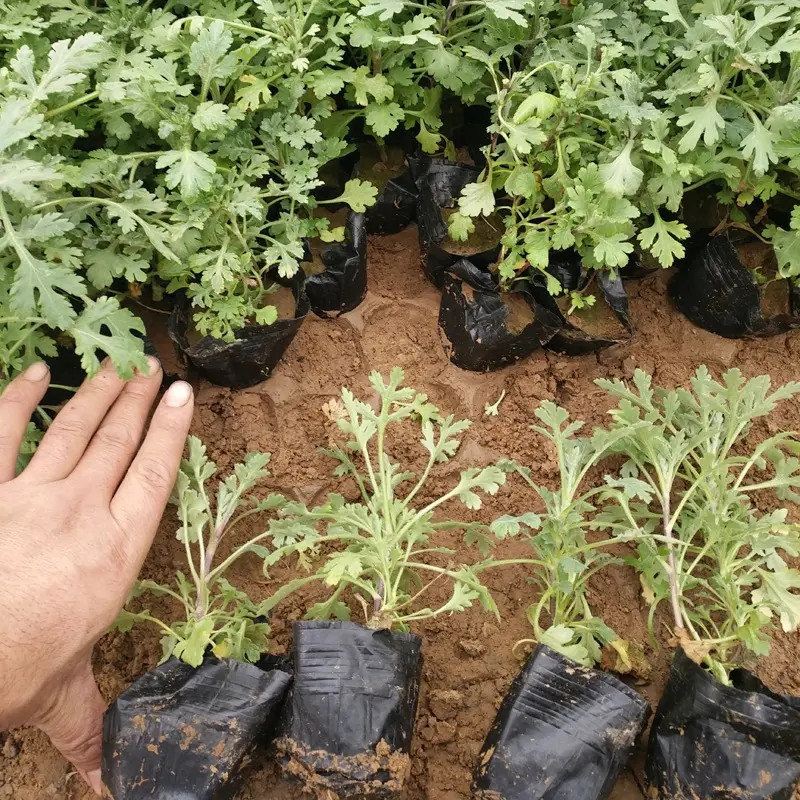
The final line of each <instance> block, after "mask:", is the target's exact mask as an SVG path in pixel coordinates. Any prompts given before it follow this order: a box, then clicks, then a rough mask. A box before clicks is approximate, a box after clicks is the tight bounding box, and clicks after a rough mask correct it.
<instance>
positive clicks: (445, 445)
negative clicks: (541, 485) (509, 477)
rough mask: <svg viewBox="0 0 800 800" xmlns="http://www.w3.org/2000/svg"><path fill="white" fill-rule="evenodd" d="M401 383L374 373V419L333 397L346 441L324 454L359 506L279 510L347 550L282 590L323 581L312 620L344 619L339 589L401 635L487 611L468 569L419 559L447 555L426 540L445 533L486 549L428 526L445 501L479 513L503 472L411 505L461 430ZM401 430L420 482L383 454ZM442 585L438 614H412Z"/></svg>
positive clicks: (479, 529)
mask: <svg viewBox="0 0 800 800" xmlns="http://www.w3.org/2000/svg"><path fill="white" fill-rule="evenodd" d="M403 377H404V376H403V370H402V369H400V368H399V367H395V368H394V369H393V370H392V372H391V375H390V376H389V380H388V381H385V380H384V379H383V377H382V376H381V375H380V373H378V372H373V373H372V375H370V383H371V384H372V386H373V388H374V389H375V391H376V392H377V393H378V397H379V407H378V410H377V411H375V410H374V409H373V407H372V406H371V405H370V404H369V403H368V402H366V401H364V400H359V399H357V398H356V397H355V396H354V395H353V393H352V392H351V391H350V390H349V389H343V390H342V398H341V406H339V405H338V404H337V406H336V407H335V408H336V409H338V413H335V416H336V423H337V425H338V427H339V429H340V430H341V431H342V432H343V433H344V434H345V435H346V437H347V441H346V442H345V443H344V444H343V445H342V446H334V447H332V448H330V449H328V450H325V451H324V452H326V453H327V454H328V455H330V456H331V457H332V458H334V459H336V461H338V462H339V464H338V466H337V467H336V469H335V470H334V474H335V475H337V476H350V477H352V478H353V479H354V480H355V482H356V484H357V486H358V489H359V492H360V494H361V500H360V501H359V502H355V503H348V502H346V501H345V500H344V498H343V497H341V496H340V495H337V494H331V495H329V496H328V501H327V503H325V504H324V505H322V506H319V507H317V508H314V509H312V510H311V511H309V510H307V509H306V508H305V507H304V506H301V505H299V504H289V505H288V506H287V508H286V509H285V513H286V514H287V515H296V518H297V520H298V521H300V522H301V523H302V524H303V528H304V529H307V526H309V525H311V524H315V523H320V522H322V523H324V524H325V525H326V527H327V534H326V535H325V537H324V540H325V541H327V542H342V543H344V544H346V545H347V546H346V548H345V549H344V550H342V551H340V552H336V553H333V554H332V555H330V556H328V557H327V558H326V559H325V562H324V564H323V565H322V566H321V567H320V569H319V570H318V571H317V572H315V573H314V574H313V575H310V576H306V577H302V578H299V579H298V580H297V581H295V582H294V583H293V584H288V585H287V586H286V587H285V591H286V592H289V591H293V590H294V589H295V588H296V587H297V586H299V585H301V584H303V583H307V582H310V581H314V580H322V581H324V582H325V584H327V585H328V586H331V587H333V588H334V592H333V594H332V596H331V597H330V598H329V599H328V600H327V601H326V602H324V603H321V604H319V605H317V606H315V607H314V608H312V609H311V611H310V612H309V616H310V617H312V618H326V617H330V616H335V617H338V618H340V619H347V618H349V610H348V607H347V606H346V605H345V604H344V603H343V602H342V601H341V600H340V598H341V596H342V594H343V592H344V591H345V590H346V589H348V588H349V589H351V590H353V591H354V592H355V595H356V598H357V599H358V601H359V602H360V603H361V605H362V607H363V610H364V620H365V622H366V625H367V627H369V628H389V629H394V630H401V631H402V630H406V629H407V627H408V625H409V623H411V622H418V621H420V620H424V619H429V618H430V617H435V616H437V615H439V614H445V613H450V612H453V611H461V610H463V609H465V608H467V607H469V606H471V605H472V602H473V601H474V600H478V601H479V602H480V603H481V605H482V606H483V607H484V608H485V609H486V610H488V611H491V612H494V613H496V607H495V604H494V602H493V600H492V598H491V595H490V594H489V592H488V591H487V589H486V588H485V587H484V586H482V585H481V583H480V581H479V580H478V579H477V577H476V576H475V572H474V571H473V569H471V568H470V567H468V566H464V565H458V566H453V565H449V566H437V565H435V564H431V563H428V561H427V557H428V556H430V555H433V554H438V555H445V556H451V555H454V551H453V550H451V549H449V548H447V547H439V546H434V545H432V544H431V543H430V539H431V536H432V535H434V534H436V533H437V532H439V531H444V530H453V529H462V530H464V531H465V535H466V540H467V542H468V543H471V544H472V543H475V544H478V546H479V547H481V549H482V550H484V552H485V551H486V548H487V547H488V544H489V541H490V540H489V537H488V536H487V535H486V532H485V526H483V525H481V524H479V523H467V522H459V521H454V520H449V519H446V520H440V521H434V513H435V512H436V510H437V509H439V508H441V507H442V506H443V505H444V504H445V503H447V502H448V501H450V500H460V501H461V502H462V503H463V504H464V505H465V506H466V507H467V508H468V509H470V510H477V509H479V508H480V507H481V499H480V497H479V496H478V494H476V491H477V490H482V491H484V492H486V493H488V494H495V493H496V492H497V490H498V489H499V488H500V486H502V485H503V483H504V482H505V477H506V476H505V473H504V472H503V470H502V469H500V468H499V467H497V466H488V467H483V468H479V467H470V468H468V469H465V470H464V471H463V472H461V474H460V477H459V479H458V480H457V481H456V483H455V485H454V486H453V487H452V488H451V489H450V490H448V491H446V492H444V493H443V494H440V495H438V496H437V497H435V499H433V500H431V501H430V502H427V503H422V502H419V501H418V499H419V497H420V496H422V495H423V494H424V493H426V492H428V491H430V487H429V484H428V481H429V478H430V477H431V474H432V471H433V470H434V468H435V467H436V466H437V465H438V464H442V463H444V462H446V461H448V460H449V459H450V458H452V457H453V456H454V455H455V454H456V452H457V450H458V448H459V445H460V441H461V440H460V436H461V434H463V433H464V431H466V430H467V428H468V427H469V425H470V422H469V421H468V420H455V419H454V417H453V415H449V416H447V417H443V416H442V415H441V414H440V413H439V411H438V409H437V408H436V406H434V405H433V404H432V403H430V402H429V401H428V399H427V396H426V395H424V394H420V393H419V392H416V391H415V390H414V389H411V388H408V387H404V386H402V382H403ZM406 423H413V424H417V425H418V426H419V428H420V430H421V433H422V437H421V439H420V444H421V445H422V448H423V449H424V450H425V451H427V453H428V458H427V463H426V464H425V467H424V469H423V470H422V471H421V473H419V474H417V473H415V472H411V471H408V470H407V468H406V467H405V465H402V464H400V463H398V462H397V461H396V460H395V459H394V458H393V456H392V454H391V441H390V438H389V437H390V434H391V432H392V431H393V430H395V429H398V428H400V427H402V426H403V425H404V424H406ZM281 544H285V542H284V541H282V542H281ZM443 583H450V584H451V585H452V593H451V596H450V598H449V599H448V600H447V601H446V602H445V603H443V604H442V605H440V606H438V607H434V608H431V607H427V606H422V607H420V606H421V605H422V604H421V601H422V600H423V599H424V598H425V596H426V594H427V593H428V592H429V590H430V589H431V588H432V587H433V586H438V585H439V584H443Z"/></svg>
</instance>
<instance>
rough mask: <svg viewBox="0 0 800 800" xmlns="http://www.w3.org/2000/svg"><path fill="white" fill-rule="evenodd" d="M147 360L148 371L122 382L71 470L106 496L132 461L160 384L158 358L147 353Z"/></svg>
mask: <svg viewBox="0 0 800 800" xmlns="http://www.w3.org/2000/svg"><path fill="white" fill-rule="evenodd" d="M147 362H148V366H149V372H148V374H147V375H141V374H139V375H137V376H136V377H135V378H134V379H133V380H131V381H130V382H129V383H127V384H125V388H124V389H123V390H122V393H121V394H120V396H119V397H118V398H117V400H116V402H115V403H114V405H113V406H112V407H111V409H110V410H109V411H108V413H107V414H106V417H105V419H104V420H103V422H102V423H101V425H100V427H99V428H98V429H97V432H96V433H95V435H94V436H93V437H92V440H91V442H90V443H89V446H88V447H87V448H86V451H85V452H84V454H83V458H82V459H81V460H80V462H79V463H78V465H77V466H76V467H75V469H74V470H73V472H72V476H71V479H72V480H74V481H76V482H77V483H80V484H81V485H84V486H91V487H92V490H93V491H94V490H97V491H99V492H103V493H104V494H106V496H107V497H111V495H112V494H113V493H114V492H115V491H116V489H117V486H118V485H119V482H120V481H121V480H122V478H123V476H124V475H125V472H126V471H127V469H128V467H129V466H130V464H131V459H133V456H134V455H135V453H136V450H137V449H138V447H139V444H140V443H141V441H142V432H143V431H144V426H145V422H146V421H147V417H148V415H149V413H150V408H151V406H152V405H153V400H155V398H156V394H158V390H159V387H160V385H161V364H160V363H159V362H158V359H157V358H152V357H150V358H148V360H147Z"/></svg>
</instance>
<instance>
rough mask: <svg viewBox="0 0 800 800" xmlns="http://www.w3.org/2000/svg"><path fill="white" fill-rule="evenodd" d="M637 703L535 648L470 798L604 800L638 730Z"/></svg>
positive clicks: (608, 681)
mask: <svg viewBox="0 0 800 800" xmlns="http://www.w3.org/2000/svg"><path fill="white" fill-rule="evenodd" d="M649 715H650V708H649V706H648V704H647V702H646V701H645V699H644V698H643V697H641V696H640V695H638V694H637V693H636V692H635V691H633V689H630V688H629V687H628V686H626V685H625V684H624V683H622V681H620V680H618V679H617V678H615V677H613V676H612V675H609V674H608V673H607V672H603V671H601V670H594V669H587V668H586V667H582V666H580V665H578V664H576V663H575V662H574V661H571V660H570V659H568V658H565V657H564V656H562V655H561V654H560V653H556V652H555V651H553V650H551V649H550V648H549V647H545V646H543V645H539V646H538V647H537V648H536V650H535V651H534V652H533V653H532V655H531V656H530V658H529V659H528V662H527V663H526V664H525V666H524V667H523V668H522V670H521V671H520V672H519V673H518V674H517V676H516V678H515V679H514V681H513V683H512V684H511V688H510V689H509V691H508V694H507V695H506V696H505V697H504V698H503V702H502V704H501V706H500V710H499V711H498V712H497V717H496V718H495V721H494V724H493V725H492V728H491V730H490V731H489V734H488V736H487V737H486V741H485V742H484V744H483V748H482V749H481V753H480V757H479V762H478V767H477V769H476V771H475V783H474V794H473V797H474V798H475V800H605V798H607V797H609V795H610V794H611V790H612V789H613V788H614V784H615V783H616V781H617V778H618V777H619V774H620V772H621V770H622V769H623V767H624V766H625V764H626V763H627V761H628V759H629V758H630V755H631V751H632V749H633V746H634V744H635V742H636V739H637V737H638V736H639V735H640V734H641V733H642V731H643V730H644V726H645V724H646V722H647V718H648V716H649Z"/></svg>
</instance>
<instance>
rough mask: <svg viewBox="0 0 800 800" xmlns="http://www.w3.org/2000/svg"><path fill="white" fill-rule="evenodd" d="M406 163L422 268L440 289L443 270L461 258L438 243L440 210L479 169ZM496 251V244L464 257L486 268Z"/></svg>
mask: <svg viewBox="0 0 800 800" xmlns="http://www.w3.org/2000/svg"><path fill="white" fill-rule="evenodd" d="M410 164H411V169H412V174H414V175H415V176H416V184H417V192H418V197H417V225H418V229H419V246H420V256H421V259H422V269H423V271H424V272H425V274H426V275H427V277H428V279H429V280H431V281H432V282H433V283H434V284H435V285H436V286H438V287H439V288H441V286H442V284H443V282H444V273H445V272H446V271H447V270H448V268H450V267H451V266H452V265H453V264H455V263H456V262H457V261H460V260H461V259H462V258H464V256H463V255H460V254H458V253H455V252H449V251H448V250H446V249H445V247H444V246H443V245H442V243H443V242H444V240H445V239H446V237H447V222H446V221H445V218H444V215H443V214H442V209H443V208H455V206H457V205H458V198H459V197H460V196H461V190H462V189H463V188H464V187H465V186H466V185H467V184H468V183H472V182H474V181H476V180H477V178H478V175H479V170H477V169H475V168H474V167H470V166H467V165H466V164H458V163H455V162H452V161H443V160H441V159H417V160H415V161H411V162H410ZM499 253H500V244H499V243H498V244H496V245H493V246H492V247H490V248H488V249H487V250H483V251H481V252H478V253H472V254H470V255H469V256H468V258H469V260H470V261H471V262H472V263H473V264H475V266H477V267H483V268H486V267H488V266H489V265H491V264H493V263H494V262H495V261H496V260H497V257H498V255H499Z"/></svg>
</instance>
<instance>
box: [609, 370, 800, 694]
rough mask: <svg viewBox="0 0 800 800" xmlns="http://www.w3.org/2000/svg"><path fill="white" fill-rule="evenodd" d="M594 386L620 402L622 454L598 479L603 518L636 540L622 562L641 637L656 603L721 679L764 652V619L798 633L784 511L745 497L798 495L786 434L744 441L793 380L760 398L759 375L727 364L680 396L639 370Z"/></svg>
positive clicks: (798, 387)
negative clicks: (604, 494)
mask: <svg viewBox="0 0 800 800" xmlns="http://www.w3.org/2000/svg"><path fill="white" fill-rule="evenodd" d="M598 384H599V385H600V386H601V387H603V388H604V389H606V390H607V391H609V392H610V393H611V394H612V395H613V396H615V397H617V398H618V399H619V401H620V402H619V407H618V408H616V409H614V410H613V411H612V412H611V415H612V419H613V420H614V430H617V431H628V435H626V436H623V437H621V438H620V439H619V440H618V442H617V449H618V450H619V451H620V452H622V453H623V454H624V455H625V456H627V459H628V460H627V462H626V463H625V465H624V467H623V471H622V473H623V477H622V478H621V479H619V480H616V481H609V483H610V489H611V491H612V492H615V493H616V498H617V500H618V502H617V503H615V504H614V505H613V506H610V507H609V508H608V509H607V510H606V513H605V515H604V517H605V521H606V522H613V523H614V524H623V525H624V524H628V525H630V527H631V529H634V528H635V529H638V530H639V532H640V533H641V534H643V536H642V538H641V539H640V540H639V544H638V553H637V555H636V557H635V558H634V559H632V560H631V563H633V564H634V565H635V566H636V567H637V569H638V570H639V572H640V575H641V581H642V586H643V589H644V594H645V597H646V598H647V599H648V601H649V602H650V604H651V613H650V625H651V631H652V628H653V621H654V616H655V611H656V609H657V608H658V606H659V605H660V603H662V602H663V601H665V600H668V601H669V605H670V610H671V615H672V620H671V622H672V632H673V635H674V637H675V639H676V640H677V642H678V643H679V644H680V645H681V646H682V648H683V649H684V651H685V652H686V654H687V655H689V656H690V657H691V658H692V659H693V660H695V661H696V662H697V663H699V664H704V665H705V666H707V667H708V668H709V669H710V670H711V671H712V672H713V674H714V676H715V677H716V678H717V679H718V680H719V681H721V682H722V683H724V684H728V683H730V672H731V670H732V669H733V668H735V667H737V666H742V665H743V662H745V660H746V656H747V652H748V651H749V652H750V653H753V654H755V655H765V654H766V653H767V652H768V651H769V637H768V635H767V631H768V630H769V628H770V627H771V626H772V625H773V623H774V620H779V621H780V625H781V627H782V628H783V630H784V631H787V632H788V631H793V630H795V629H796V628H797V627H798V626H800V596H798V595H797V594H795V593H794V592H793V590H796V589H800V572H798V571H797V570H795V569H792V568H790V567H789V566H788V565H787V564H786V562H785V556H786V555H789V556H796V555H798V554H799V553H800V540H799V539H800V537H799V536H798V528H797V526H795V525H791V524H789V523H787V510H786V509H785V508H779V509H777V510H774V511H770V512H761V511H759V510H758V508H757V507H756V505H755V502H754V495H755V493H757V492H769V493H772V494H773V495H774V497H776V498H777V499H779V500H792V501H794V502H797V501H798V500H800V495H798V493H797V492H796V491H795V490H796V489H797V487H798V486H800V461H798V459H797V458H796V457H795V456H796V455H797V454H798V453H800V443H799V442H798V441H797V439H796V438H795V435H794V434H793V433H790V432H780V433H777V434H775V435H774V436H771V437H769V438H767V439H766V440H764V441H763V442H761V443H759V444H757V445H753V444H751V443H750V442H749V441H748V438H747V436H748V433H749V432H750V430H751V428H752V427H753V423H754V422H755V421H756V420H757V419H759V418H762V417H765V416H766V415H768V414H770V413H771V412H772V411H773V409H774V408H775V407H776V405H777V404H778V403H779V402H780V401H781V400H785V399H787V398H790V397H792V396H793V395H795V394H796V393H797V392H798V391H800V383H789V384H786V385H785V386H782V387H780V388H778V389H777V390H775V391H774V392H770V380H769V378H768V377H767V376H763V375H762V376H760V377H758V378H753V379H752V380H749V381H746V380H745V379H744V377H743V376H742V374H741V372H739V370H736V369H732V370H729V371H727V372H726V373H725V374H724V375H723V377H722V381H721V382H718V381H716V380H714V379H713V378H712V377H711V376H710V374H709V372H708V370H707V369H706V368H705V367H700V368H699V369H698V370H697V372H696V373H695V376H694V378H693V379H692V381H691V389H676V390H672V391H668V390H666V389H662V388H658V387H656V388H653V386H652V380H651V378H650V376H649V375H646V374H645V373H644V372H642V371H640V370H637V371H636V373H635V375H634V379H633V384H634V385H633V387H631V388H628V387H627V386H626V385H625V384H623V383H621V382H620V381H609V380H601V381H598ZM632 497H638V498H639V499H640V500H641V502H639V503H636V504H632V503H631V502H630V499H631V498H632Z"/></svg>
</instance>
